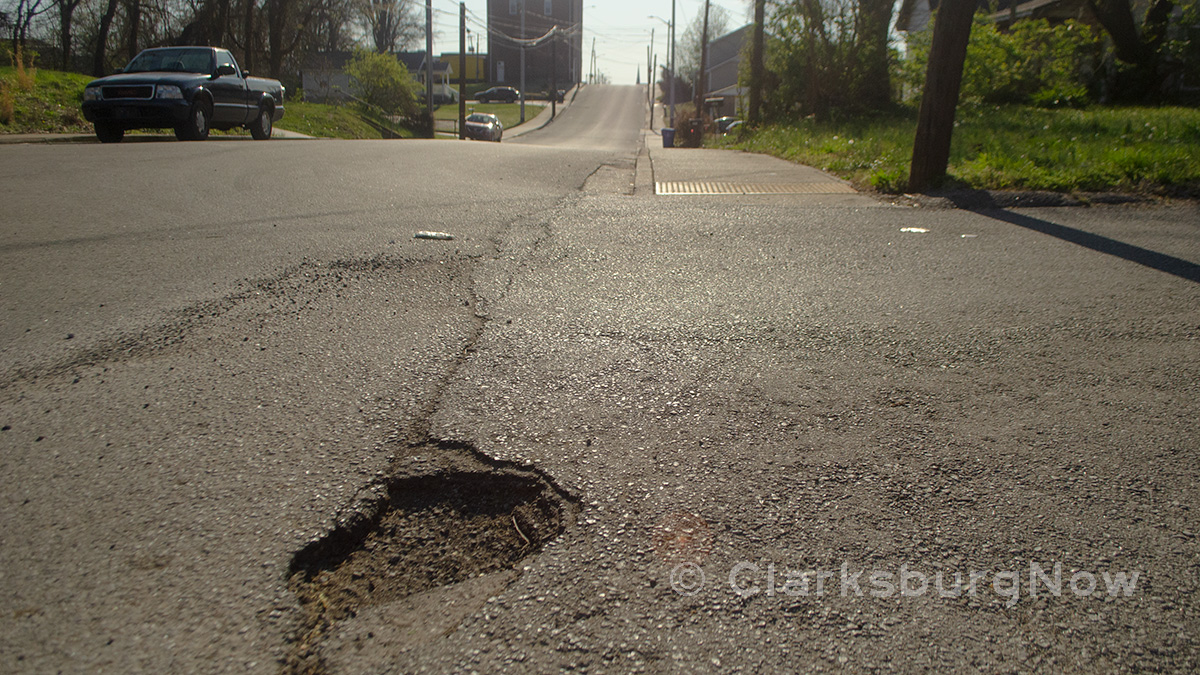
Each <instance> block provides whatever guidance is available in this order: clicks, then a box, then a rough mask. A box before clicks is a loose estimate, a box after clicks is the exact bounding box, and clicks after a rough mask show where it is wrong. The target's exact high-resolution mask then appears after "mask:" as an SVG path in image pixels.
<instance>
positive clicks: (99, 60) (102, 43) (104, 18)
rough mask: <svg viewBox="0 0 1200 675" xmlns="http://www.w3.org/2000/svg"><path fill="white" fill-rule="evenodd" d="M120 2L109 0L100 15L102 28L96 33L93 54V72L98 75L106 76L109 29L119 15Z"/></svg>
mask: <svg viewBox="0 0 1200 675" xmlns="http://www.w3.org/2000/svg"><path fill="white" fill-rule="evenodd" d="M119 2H120V0H108V4H107V5H106V6H105V8H104V13H103V14H101V15H100V30H99V33H98V34H97V35H96V48H95V51H94V52H93V54H92V74H93V75H95V76H96V77H104V72H105V69H106V68H105V66H106V65H107V62H108V31H109V30H110V29H111V28H112V22H113V17H115V16H116V15H117V4H118V3H119Z"/></svg>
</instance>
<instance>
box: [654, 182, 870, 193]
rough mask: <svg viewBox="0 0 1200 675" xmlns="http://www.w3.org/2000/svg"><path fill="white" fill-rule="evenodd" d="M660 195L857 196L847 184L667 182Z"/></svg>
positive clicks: (656, 189) (659, 185) (658, 190)
mask: <svg viewBox="0 0 1200 675" xmlns="http://www.w3.org/2000/svg"><path fill="white" fill-rule="evenodd" d="M654 192H655V194H659V195H832V194H856V192H855V190H854V188H852V187H850V186H849V185H847V184H845V183H835V182H833V181H827V182H823V183H749V184H747V183H716V182H711V181H666V182H662V183H656V184H655V186H654Z"/></svg>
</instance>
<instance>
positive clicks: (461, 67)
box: [458, 2, 467, 141]
mask: <svg viewBox="0 0 1200 675" xmlns="http://www.w3.org/2000/svg"><path fill="white" fill-rule="evenodd" d="M466 137H467V3H465V2H460V3H458V139H459V140H460V141H461V140H464V139H466Z"/></svg>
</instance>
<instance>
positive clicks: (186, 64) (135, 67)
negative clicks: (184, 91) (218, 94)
mask: <svg viewBox="0 0 1200 675" xmlns="http://www.w3.org/2000/svg"><path fill="white" fill-rule="evenodd" d="M212 59H213V55H212V50H211V49H188V48H177V49H175V48H172V49H147V50H146V51H144V52H142V53H141V54H138V55H137V56H136V57H134V59H133V60H132V61H130V62H129V65H128V66H126V68H125V72H127V73H147V72H173V73H206V74H207V73H212V72H213V63H212Z"/></svg>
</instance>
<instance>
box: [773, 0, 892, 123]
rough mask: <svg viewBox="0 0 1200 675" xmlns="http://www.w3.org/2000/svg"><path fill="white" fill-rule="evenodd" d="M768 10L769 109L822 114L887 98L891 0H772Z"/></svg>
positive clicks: (876, 105) (869, 106)
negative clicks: (776, 81) (773, 81)
mask: <svg viewBox="0 0 1200 675" xmlns="http://www.w3.org/2000/svg"><path fill="white" fill-rule="evenodd" d="M773 5H774V7H773V11H772V12H771V14H770V18H769V21H770V22H771V28H772V30H771V32H772V35H773V38H772V49H771V54H770V55H769V58H770V60H771V65H772V69H773V71H774V72H776V73H777V74H778V75H779V77H780V80H781V82H780V86H779V87H777V88H775V89H774V91H772V92H771V93H770V95H769V96H768V101H769V104H770V107H771V109H772V111H773V112H774V114H776V115H783V116H791V115H795V114H800V115H817V116H818V117H824V116H826V115H828V114H830V113H831V112H832V111H834V110H847V111H851V112H862V111H874V110H880V109H883V108H886V107H887V106H889V105H890V104H891V101H892V87H891V77H890V69H891V62H892V59H891V48H890V37H889V26H890V24H891V19H892V10H893V3H892V0H777V1H776V2H775V3H773Z"/></svg>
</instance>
